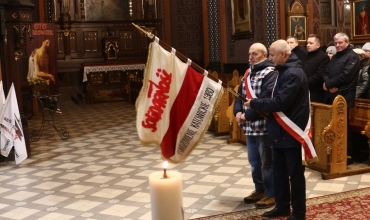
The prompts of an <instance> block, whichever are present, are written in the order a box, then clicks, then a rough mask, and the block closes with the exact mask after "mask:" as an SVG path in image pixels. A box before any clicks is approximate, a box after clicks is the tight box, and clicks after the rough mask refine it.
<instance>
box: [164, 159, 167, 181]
mask: <svg viewBox="0 0 370 220" xmlns="http://www.w3.org/2000/svg"><path fill="white" fill-rule="evenodd" d="M167 167H168V162H167V161H164V162H163V179H167V178H168V176H167V170H166V168H167Z"/></svg>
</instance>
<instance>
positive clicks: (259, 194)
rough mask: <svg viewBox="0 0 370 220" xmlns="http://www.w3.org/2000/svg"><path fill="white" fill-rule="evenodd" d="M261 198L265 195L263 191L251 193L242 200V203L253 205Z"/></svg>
mask: <svg viewBox="0 0 370 220" xmlns="http://www.w3.org/2000/svg"><path fill="white" fill-rule="evenodd" d="M263 197H265V194H264V192H263V191H257V190H255V191H253V192H252V193H251V194H250V195H249V196H247V197H245V198H244V202H245V203H247V204H249V203H255V202H257V201H260V200H261V199H262V198H263Z"/></svg>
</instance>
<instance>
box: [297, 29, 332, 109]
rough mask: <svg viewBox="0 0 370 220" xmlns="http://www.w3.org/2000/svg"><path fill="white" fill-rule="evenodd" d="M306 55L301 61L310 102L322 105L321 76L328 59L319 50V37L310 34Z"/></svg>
mask: <svg viewBox="0 0 370 220" xmlns="http://www.w3.org/2000/svg"><path fill="white" fill-rule="evenodd" d="M307 52H308V53H307V55H306V57H305V58H304V59H303V62H302V63H303V71H304V72H305V74H306V76H307V80H308V86H309V89H310V99H311V102H320V103H324V97H325V91H324V89H323V88H322V84H323V79H322V76H323V74H324V72H325V70H326V67H327V66H328V64H329V61H330V58H329V56H328V55H326V54H325V52H324V51H322V50H321V45H320V37H319V36H317V35H316V34H310V35H309V36H308V38H307Z"/></svg>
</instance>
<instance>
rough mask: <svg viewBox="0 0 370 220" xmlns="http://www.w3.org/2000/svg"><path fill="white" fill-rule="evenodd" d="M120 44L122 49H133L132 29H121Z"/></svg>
mask: <svg viewBox="0 0 370 220" xmlns="http://www.w3.org/2000/svg"><path fill="white" fill-rule="evenodd" d="M119 45H120V50H132V49H133V40H132V31H120V32H119Z"/></svg>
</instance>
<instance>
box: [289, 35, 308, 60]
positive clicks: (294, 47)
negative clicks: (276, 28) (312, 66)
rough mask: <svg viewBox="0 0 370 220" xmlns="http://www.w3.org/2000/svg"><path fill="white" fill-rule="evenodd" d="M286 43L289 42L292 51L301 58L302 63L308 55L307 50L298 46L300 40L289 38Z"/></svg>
mask: <svg viewBox="0 0 370 220" xmlns="http://www.w3.org/2000/svg"><path fill="white" fill-rule="evenodd" d="M286 41H287V42H288V44H289V46H290V49H291V50H292V52H293V53H295V55H297V57H298V58H299V60H300V61H302V60H303V59H304V58H305V56H306V55H307V50H306V48H304V47H302V46H299V45H298V39H297V38H296V37H294V36H288V37H287V38H286Z"/></svg>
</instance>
